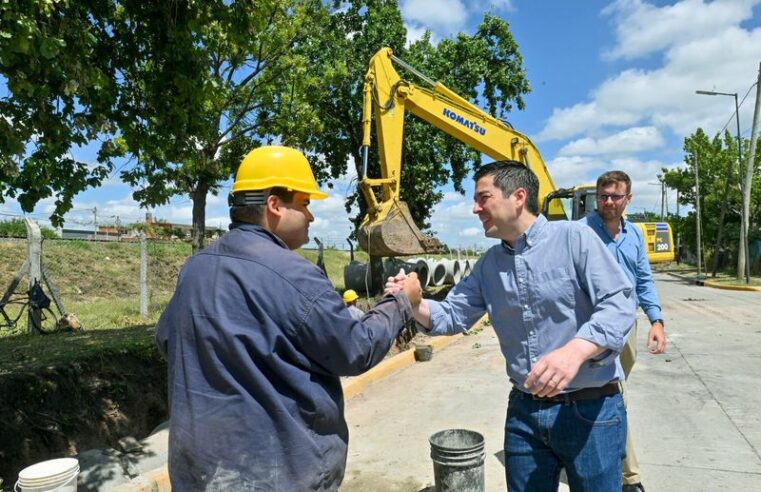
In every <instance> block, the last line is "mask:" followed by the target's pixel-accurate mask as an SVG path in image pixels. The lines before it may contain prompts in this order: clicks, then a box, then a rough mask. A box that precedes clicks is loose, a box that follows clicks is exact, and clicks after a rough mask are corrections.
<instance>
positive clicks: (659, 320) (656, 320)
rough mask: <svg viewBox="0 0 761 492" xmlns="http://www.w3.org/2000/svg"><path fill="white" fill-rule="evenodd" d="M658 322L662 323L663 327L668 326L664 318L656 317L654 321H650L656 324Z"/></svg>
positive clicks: (651, 323)
mask: <svg viewBox="0 0 761 492" xmlns="http://www.w3.org/2000/svg"><path fill="white" fill-rule="evenodd" d="M656 323H660V324H661V326H663V327H665V326H666V323H664V322H663V320H662V319H654V320H653V321H651V322H650V325H654V324H656Z"/></svg>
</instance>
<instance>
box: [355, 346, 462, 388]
mask: <svg viewBox="0 0 761 492" xmlns="http://www.w3.org/2000/svg"><path fill="white" fill-rule="evenodd" d="M462 337H463V335H462V334H458V335H454V336H450V337H435V338H432V339H431V341H430V342H428V343H427V345H431V346H432V347H433V352H434V353H436V351H437V350H441V349H443V348H444V347H446V346H447V345H449V344H450V343H452V342H454V341H455V340H459V339H460V338H462ZM415 362H416V361H415V350H413V349H409V350H405V351H404V352H399V353H398V354H396V355H394V356H393V357H389V358H388V359H386V360H384V361H382V362H381V363H380V364H378V365H377V366H375V367H373V368H372V369H370V370H369V371H367V372H365V373H363V374H360V375H359V376H354V377H352V378H350V379H347V380H345V381H344V382H343V383H342V384H341V386H342V387H343V390H344V400H349V399H351V398H353V397H355V396H357V395H358V394H359V393H362V391H364V390H365V388H366V387H367V386H368V385H369V384H371V383H373V382H375V381H378V380H380V379H383V378H385V377H387V376H389V375H391V374H393V373H395V372H398V371H401V370H402V369H404V368H405V367H409V366H411V365H413V364H415Z"/></svg>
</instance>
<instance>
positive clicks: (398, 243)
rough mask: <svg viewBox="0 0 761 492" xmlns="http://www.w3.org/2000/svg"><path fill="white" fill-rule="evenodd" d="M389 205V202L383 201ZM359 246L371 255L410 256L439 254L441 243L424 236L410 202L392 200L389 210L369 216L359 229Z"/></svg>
mask: <svg viewBox="0 0 761 492" xmlns="http://www.w3.org/2000/svg"><path fill="white" fill-rule="evenodd" d="M384 205H386V204H384ZM357 239H358V241H357V242H358V243H359V247H360V248H362V249H364V250H365V251H366V252H367V254H369V255H371V256H407V255H420V254H424V253H438V252H439V251H440V249H441V243H439V241H438V240H437V239H436V238H432V237H428V236H425V235H423V234H422V233H421V232H420V230H419V229H418V228H417V226H416V225H415V222H414V221H413V220H412V216H411V215H410V210H409V208H408V207H407V204H406V203H404V202H402V201H397V200H392V201H391V202H389V205H388V210H387V211H386V213H385V214H384V213H380V214H378V215H377V216H376V219H374V220H373V219H371V218H370V216H369V215H368V216H367V217H365V220H364V221H363V222H362V224H361V225H360V226H359V229H358V230H357Z"/></svg>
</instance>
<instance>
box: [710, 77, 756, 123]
mask: <svg viewBox="0 0 761 492" xmlns="http://www.w3.org/2000/svg"><path fill="white" fill-rule="evenodd" d="M757 83H758V82H754V83H753V84H751V86H750V87H749V88H748V92H746V93H745V95H744V96H743V98H742V100H741V101H740V103H739V104H738V105H737V109H736V110H734V111H732V115H731V116H730V117H729V119H728V120H727V122H726V123H725V124H724V128H722V129H721V130H719V133H723V132H724V130H726V129H727V127H728V126H729V124H730V123H732V120H734V119H735V114H736V113H737V111H738V110H739V109H740V108H741V107H742V105H743V103H744V102H745V99H746V98H747V97H748V94H750V91H752V90H753V88H754V87H756V84H757Z"/></svg>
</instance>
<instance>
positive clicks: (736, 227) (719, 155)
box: [664, 128, 761, 265]
mask: <svg viewBox="0 0 761 492" xmlns="http://www.w3.org/2000/svg"><path fill="white" fill-rule="evenodd" d="M743 146H744V150H743V156H747V155H748V141H747V140H745V141H743ZM684 151H685V158H684V161H685V164H686V166H685V167H680V168H677V169H673V170H665V169H664V180H665V182H666V185H667V186H668V187H669V188H672V189H676V190H677V191H678V192H679V203H681V204H683V205H691V206H693V207H695V204H696V194H695V168H696V164H697V169H698V179H699V184H700V212H701V228H702V237H703V249H704V250H705V251H708V252H709V256H710V255H713V254H714V253H715V251H714V249H715V242H714V241H715V238H716V237H717V235H718V230H719V219H720V215H721V208H722V205H723V203H724V201H725V199H726V202H727V212H726V215H725V217H724V230H723V233H722V244H723V247H724V248H725V249H726V252H727V257H726V265H733V264H735V263H736V258H737V249H738V244H739V237H740V207H741V193H740V184H739V179H738V166H737V140H736V139H735V137H733V136H732V135H731V134H730V133H729V132H728V131H726V132H725V133H724V134H723V135H721V134H717V135H716V136H715V137H713V138H709V137H708V135H706V133H705V132H704V131H703V130H702V129H701V128H698V129H697V130H696V131H695V133H693V134H692V135H690V136H688V137H686V138H685V140H684ZM759 161H761V159H759V156H758V155H757V156H756V163H755V169H756V174H755V176H754V178H753V184H752V190H751V191H752V194H751V203H750V217H751V225H750V231H749V234H748V236H749V240H750V241H755V240H759V239H761V231H760V230H759V226H758V223H757V222H755V223H754V220H753V218H754V217H757V215H758V212H759V211H760V210H761V190H759V187H761V175H759V173H758V168H759ZM728 175H729V188H728V194H727V195H726V198H725V189H726V183H727V176H728ZM671 223H672V225H673V226H674V229H675V230H674V233H675V234H677V233H678V234H679V235H680V238H681V241H682V243H683V244H685V245H686V246H687V247H688V248H689V249H690V250H691V251H696V250H697V246H696V244H697V216H696V213H695V211H694V210H693V211H692V212H690V213H689V215H688V216H687V217H685V218H682V219H677V218H672V220H671ZM707 264H708V265H710V264H711V262H710V260H709V261H708V262H707Z"/></svg>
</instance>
